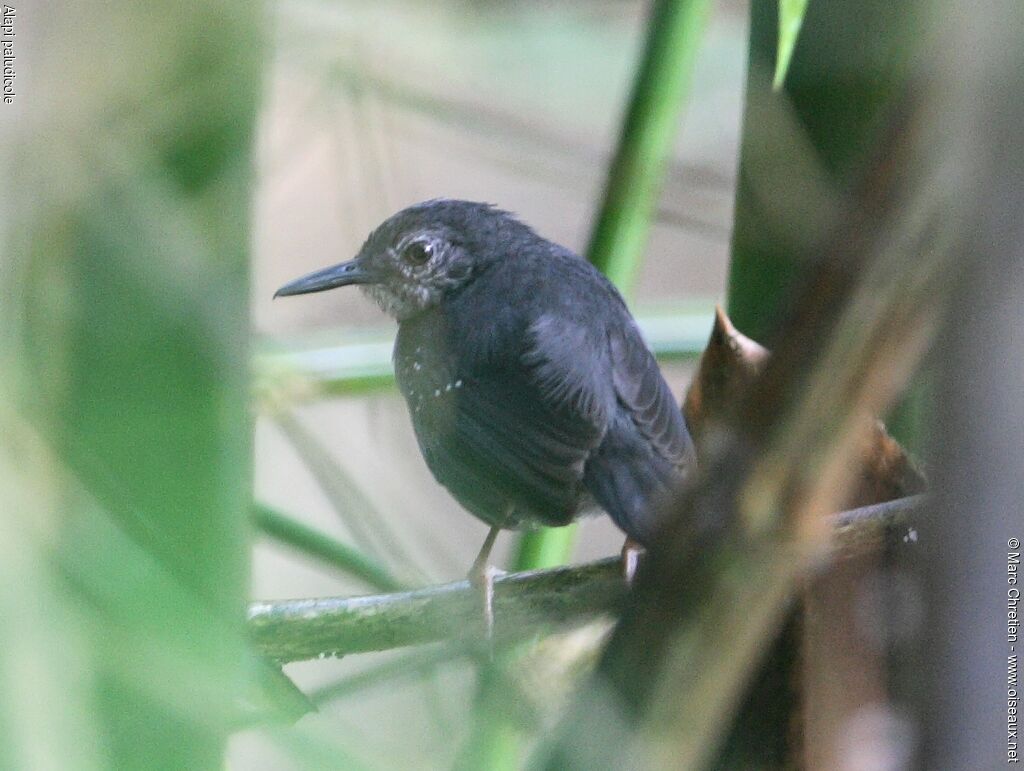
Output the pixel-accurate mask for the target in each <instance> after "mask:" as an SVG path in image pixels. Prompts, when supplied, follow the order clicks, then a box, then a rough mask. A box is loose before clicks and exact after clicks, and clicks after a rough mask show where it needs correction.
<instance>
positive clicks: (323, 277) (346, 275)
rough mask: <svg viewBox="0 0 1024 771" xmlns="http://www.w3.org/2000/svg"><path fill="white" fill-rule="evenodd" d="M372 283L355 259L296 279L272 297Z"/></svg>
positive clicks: (367, 273)
mask: <svg viewBox="0 0 1024 771" xmlns="http://www.w3.org/2000/svg"><path fill="white" fill-rule="evenodd" d="M372 283H374V281H373V278H372V277H371V275H370V273H369V272H368V271H367V270H366V267H365V266H364V265H363V263H362V260H360V259H359V258H356V259H354V260H349V261H348V262H343V263H341V264H339V265H332V266H331V267H329V268H324V269H323V270H317V271H314V272H313V273H310V274H308V275H306V276H303V277H302V278H297V279H295V280H294V281H291V282H289V283H287V284H285V285H284V286H283V287H281V288H280V289H278V290H277V291H276V292H274V297H288V296H289V295H293V294H310V293H311V292H325V291H327V290H328V289H334V288H335V287H339V286H349V285H350V284H372Z"/></svg>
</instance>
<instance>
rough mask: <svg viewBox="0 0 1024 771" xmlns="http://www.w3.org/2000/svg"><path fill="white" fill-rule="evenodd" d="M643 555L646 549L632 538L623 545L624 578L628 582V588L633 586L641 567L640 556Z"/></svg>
mask: <svg viewBox="0 0 1024 771" xmlns="http://www.w3.org/2000/svg"><path fill="white" fill-rule="evenodd" d="M643 553H644V547H643V546H641V545H640V544H639V543H637V542H636V541H634V540H633V539H632V538H627V539H626V542H625V543H624V544H622V578H623V579H624V580H625V581H626V585H627V586H632V585H633V579H634V578H636V569H637V567H639V565H640V556H641V555H642V554H643Z"/></svg>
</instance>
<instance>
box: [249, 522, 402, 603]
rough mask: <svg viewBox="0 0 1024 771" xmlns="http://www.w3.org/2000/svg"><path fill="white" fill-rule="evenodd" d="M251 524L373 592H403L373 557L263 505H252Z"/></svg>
mask: <svg viewBox="0 0 1024 771" xmlns="http://www.w3.org/2000/svg"><path fill="white" fill-rule="evenodd" d="M253 521H254V522H255V524H256V527H257V528H258V529H259V530H260V532H262V533H263V534H264V535H266V536H267V537H269V538H272V539H273V540H275V541H277V542H278V543H282V544H284V545H285V546H289V547H291V548H293V549H296V550H298V551H300V552H302V553H303V554H305V555H307V556H310V557H313V558H314V559H317V560H319V561H320V562H323V563H325V564H327V565H330V566H331V567H332V568H335V569H336V570H340V571H341V572H343V573H346V574H347V575H350V576H353V577H355V578H358V579H359V580H360V581H363V582H364V583H366V584H368V585H369V586H371V587H372V588H374V589H379V590H380V591H384V592H393V591H398V590H400V589H404V588H406V587H405V586H403V585H402V582H401V581H399V580H398V579H397V578H395V577H394V576H393V575H391V573H390V571H389V570H388V569H387V568H386V567H384V565H382V564H381V563H379V562H377V560H375V559H374V558H373V557H370V556H369V555H367V554H364V553H363V552H361V551H359V550H358V549H356V548H355V547H353V546H349V545H348V544H345V543H342V542H341V541H336V540H334V539H333V538H331V537H330V536H327V535H324V534H323V533H321V532H320V531H318V530H315V529H313V528H311V527H309V526H308V525H305V524H303V523H302V522H299V521H298V520H296V519H293V518H292V517H289V516H287V515H286V514H283V513H281V512H279V511H277V510H276V509H273V508H271V507H270V506H267V505H266V504H263V503H256V504H254V505H253Z"/></svg>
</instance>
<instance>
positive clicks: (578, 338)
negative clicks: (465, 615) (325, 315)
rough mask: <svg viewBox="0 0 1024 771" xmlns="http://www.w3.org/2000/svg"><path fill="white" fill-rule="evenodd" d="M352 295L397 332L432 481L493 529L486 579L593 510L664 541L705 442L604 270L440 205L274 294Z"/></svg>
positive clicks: (396, 219) (505, 226)
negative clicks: (527, 535)
mask: <svg viewBox="0 0 1024 771" xmlns="http://www.w3.org/2000/svg"><path fill="white" fill-rule="evenodd" d="M350 284H358V285H360V286H362V287H363V290H364V291H365V292H366V293H367V294H368V295H369V296H370V297H372V298H373V299H374V300H376V302H377V303H378V304H379V305H380V307H381V308H382V309H384V311H386V312H387V313H388V314H390V315H391V316H393V317H394V318H395V319H396V320H397V321H398V337H397V340H396V342H395V350H394V365H395V376H396V379H397V381H398V387H399V389H400V390H401V392H402V395H403V396H404V397H405V400H406V403H407V404H408V407H409V414H410V417H411V418H412V424H413V428H414V429H415V432H416V438H417V440H418V442H419V447H420V450H421V452H422V453H423V457H424V459H425V460H426V462H427V465H428V466H429V467H430V470H431V472H433V474H434V477H435V478H436V479H437V481H438V482H440V483H441V484H442V485H444V486H445V487H446V488H447V489H448V491H449V492H450V493H451V494H452V495H453V496H454V497H455V498H456V499H457V500H458V501H459V503H461V504H462V505H463V506H464V507H465V508H466V509H468V510H469V511H470V512H471V513H473V514H474V515H476V516H477V517H479V518H480V519H482V520H483V521H484V522H486V523H488V524H489V525H491V531H490V533H489V534H488V537H487V541H485V543H484V548H483V549H481V553H480V556H479V557H478V558H477V560H476V562H475V563H474V572H472V573H471V577H474V575H475V576H476V577H480V575H481V574H485V573H486V571H485V566H486V563H487V558H488V556H489V553H490V549H491V546H492V545H493V543H494V539H495V537H496V535H497V533H498V531H499V529H502V528H522V527H534V526H538V525H551V526H559V525H566V524H569V523H570V522H572V521H573V519H574V518H575V517H577V516H578V515H579V514H580V513H581V512H582V511H584V510H586V509H588V508H593V504H594V503H596V504H597V505H598V506H600V507H601V508H602V509H604V511H606V512H607V513H608V514H609V515H610V516H611V518H612V519H613V520H614V521H615V523H616V524H617V525H618V526H619V527H620V528H621V529H622V530H623V531H624V532H625V533H626V535H627V536H628V537H629V538H630V539H633V540H634V541H636V542H638V543H639V544H643V545H646V544H648V543H649V542H650V539H651V537H652V535H653V533H654V532H655V531H656V528H657V519H656V517H657V513H656V512H657V510H658V507H657V502H658V499H659V498H660V497H661V496H663V495H664V494H665V493H666V492H667V491H668V490H669V489H670V488H672V487H673V486H674V485H675V484H676V483H678V482H679V481H680V480H681V479H682V478H684V476H685V475H686V473H687V471H688V470H689V469H691V468H692V467H693V465H694V462H695V461H694V451H693V444H692V442H691V440H690V435H689V433H688V432H687V429H686V425H685V423H684V422H683V417H682V414H681V413H680V410H679V407H678V405H677V404H676V402H675V399H674V398H673V396H672V393H671V391H670V389H669V387H668V385H667V384H666V383H665V380H664V378H663V377H662V375H661V372H660V371H659V369H658V365H657V363H656V362H655V360H654V357H653V356H652V355H651V353H650V351H649V350H648V349H647V347H646V345H645V344H644V341H643V339H642V338H641V335H640V331H639V329H638V328H637V325H636V322H635V321H634V320H633V318H632V316H631V315H630V313H629V310H628V309H627V308H626V304H625V302H623V300H622V297H621V296H620V295H619V293H618V291H616V289H615V287H614V286H612V284H611V283H610V282H609V281H608V280H607V279H606V278H605V277H604V276H602V275H601V273H600V272H599V271H597V270H596V269H595V268H594V267H593V266H592V265H591V264H590V263H588V262H587V261H586V260H584V259H583V258H581V257H580V256H578V255H576V254H574V253H573V252H571V251H569V250H568V249H565V248H564V247H561V246H559V245H558V244H554V243H552V242H551V241H548V240H546V239H544V238H542V237H540V236H539V235H537V234H536V233H535V232H534V231H533V230H532V229H531V228H530V227H528V226H527V225H525V224H523V223H522V222H520V221H519V220H517V219H516V218H515V217H513V216H512V215H510V214H509V213H508V212H505V211H501V210H500V209H497V208H495V207H493V206H491V205H488V204H483V203H473V202H470V201H457V200H448V199H439V200H432V201H427V202H425V203H421V204H417V205H415V206H411V207H409V208H407V209H404V210H402V211H400V212H398V213H397V214H395V215H393V216H392V217H390V218H389V219H388V220H386V221H385V222H384V223H383V224H381V225H380V226H379V227H378V228H377V229H376V230H374V231H373V233H371V234H370V237H369V238H368V239H367V240H366V243H365V244H363V247H362V249H360V251H359V254H358V255H357V256H356V258H355V259H354V260H351V261H350V262H344V263H341V264H339V265H334V266H332V267H329V268H325V269H323V270H320V271H317V272H315V273H311V274H309V275H307V276H303V277H302V278H299V279H297V280H295V281H293V282H291V283H289V284H286V285H285V286H283V287H281V288H280V289H279V290H278V291H277V293H276V294H275V295H274V296H275V297H278V296H285V295H298V294H306V293H309V292H321V291H324V290H327V289H333V288H335V287H339V286H347V285H350ZM484 578H485V581H486V582H487V583H488V591H490V587H489V575H485V576H484ZM489 596H490V595H489V594H488V597H489ZM488 604H489V603H488Z"/></svg>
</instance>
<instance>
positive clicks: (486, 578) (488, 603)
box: [468, 563, 505, 641]
mask: <svg viewBox="0 0 1024 771" xmlns="http://www.w3.org/2000/svg"><path fill="white" fill-rule="evenodd" d="M503 575H505V571H504V570H501V569H499V568H496V567H494V565H487V564H482V565H477V564H476V563H474V564H473V568H472V569H471V570H470V571H469V576H468V578H469V583H470V584H471V585H472V586H473V587H474V588H476V589H477V591H479V592H480V594H481V597H482V600H483V610H484V634H485V635H486V637H487V640H488V641H493V640H494V579H495V578H500V577H501V576H503Z"/></svg>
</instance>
